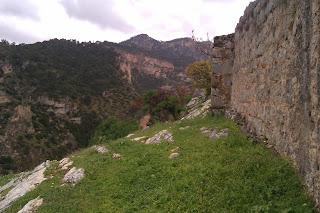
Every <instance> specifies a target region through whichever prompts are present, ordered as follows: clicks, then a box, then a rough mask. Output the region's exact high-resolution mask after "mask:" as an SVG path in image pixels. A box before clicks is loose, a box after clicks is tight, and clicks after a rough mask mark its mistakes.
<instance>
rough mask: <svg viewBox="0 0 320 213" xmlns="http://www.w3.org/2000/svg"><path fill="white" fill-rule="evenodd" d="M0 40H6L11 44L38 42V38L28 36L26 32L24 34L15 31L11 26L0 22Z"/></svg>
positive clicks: (17, 30) (18, 30)
mask: <svg viewBox="0 0 320 213" xmlns="http://www.w3.org/2000/svg"><path fill="white" fill-rule="evenodd" d="M0 38H1V39H6V40H9V41H11V42H17V43H24V42H28V43H32V42H36V41H39V38H38V37H36V36H33V35H31V34H29V33H28V32H24V31H22V30H20V29H16V28H14V27H12V26H8V25H7V24H5V23H2V22H0Z"/></svg>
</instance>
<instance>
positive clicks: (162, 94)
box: [131, 87, 191, 123]
mask: <svg viewBox="0 0 320 213" xmlns="http://www.w3.org/2000/svg"><path fill="white" fill-rule="evenodd" d="M190 94H191V91H190V90H187V89H185V88H181V87H180V88H175V89H170V90H168V89H158V90H156V91H155V90H151V91H148V92H146V93H145V94H144V95H143V97H138V98H136V99H135V100H134V101H132V102H131V108H132V109H133V111H135V112H136V113H135V114H138V115H139V116H140V117H141V116H142V115H144V114H146V113H150V114H151V116H152V122H153V123H155V122H158V121H162V122H163V121H174V120H177V119H179V117H180V115H181V113H182V112H184V109H185V106H186V104H187V103H188V102H189V101H190V99H191V95H190Z"/></svg>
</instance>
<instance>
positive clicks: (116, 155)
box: [112, 153, 122, 160]
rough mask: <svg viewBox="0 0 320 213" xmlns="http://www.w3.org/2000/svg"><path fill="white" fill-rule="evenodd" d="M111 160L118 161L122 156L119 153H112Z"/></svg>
mask: <svg viewBox="0 0 320 213" xmlns="http://www.w3.org/2000/svg"><path fill="white" fill-rule="evenodd" d="M112 158H113V159H115V160H120V159H121V158H122V156H121V155H120V154H119V153H113V154H112Z"/></svg>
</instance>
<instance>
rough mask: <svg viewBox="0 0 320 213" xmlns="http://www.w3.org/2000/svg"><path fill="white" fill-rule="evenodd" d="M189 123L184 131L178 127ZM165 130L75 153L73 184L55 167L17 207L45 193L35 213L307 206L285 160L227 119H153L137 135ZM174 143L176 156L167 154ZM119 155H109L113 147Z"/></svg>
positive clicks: (292, 208) (279, 209)
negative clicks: (154, 138) (206, 130)
mask: <svg viewBox="0 0 320 213" xmlns="http://www.w3.org/2000/svg"><path fill="white" fill-rule="evenodd" d="M185 126H190V128H189V129H187V130H179V128H180V127H185ZM201 127H214V128H219V129H220V128H221V129H222V128H229V130H230V133H229V136H228V137H227V138H224V139H219V140H216V141H212V140H210V139H209V138H207V137H206V136H204V135H203V134H202V133H200V130H199V129H200V128H201ZM163 129H167V130H169V131H171V132H172V133H173V136H174V140H175V142H174V143H170V144H168V143H162V144H159V145H145V144H141V143H137V142H132V141H130V140H129V139H127V138H122V139H118V140H116V141H112V142H110V141H109V140H106V141H105V145H106V146H107V147H108V149H110V150H111V153H109V154H106V155H102V154H98V153H96V152H95V151H94V150H92V149H85V150H82V151H80V152H77V153H74V154H73V155H72V156H71V157H72V160H73V161H74V163H75V166H77V167H81V168H84V169H85V172H86V176H85V178H84V179H83V180H82V181H81V182H80V183H78V184H77V185H76V186H74V187H71V186H61V178H62V177H63V174H62V172H61V171H60V172H54V171H55V170H54V169H51V170H50V171H51V172H52V173H55V177H54V178H52V179H49V180H47V181H45V182H44V183H43V184H41V185H40V186H39V188H38V189H36V190H35V191H33V192H31V193H29V194H27V195H26V196H25V197H23V198H22V199H20V200H19V201H18V202H17V203H15V204H14V205H13V206H12V207H11V208H10V209H8V211H7V212H17V210H19V209H20V208H21V207H22V206H23V205H24V204H26V203H27V202H28V201H29V200H30V199H33V198H35V197H37V196H41V197H42V198H44V201H45V202H44V204H43V206H42V207H40V209H39V212H46V213H50V212H53V213H57V212H70V213H72V212H228V213H229V212H235V213H238V212H301V213H308V212H314V209H313V203H312V202H311V201H310V200H309V199H308V197H307V195H306V193H305V192H304V189H303V187H302V184H301V182H300V180H299V178H298V176H297V175H296V173H295V172H294V169H293V168H292V166H291V164H290V163H289V162H288V161H287V160H284V159H282V158H280V157H279V156H277V155H276V154H274V153H273V152H272V151H270V150H268V149H267V148H265V147H264V146H263V145H261V144H257V143H254V142H253V141H251V140H250V139H248V138H247V137H246V136H245V135H244V134H243V133H242V132H241V131H240V129H239V127H237V126H236V125H235V124H234V123H233V122H232V121H230V120H226V119H225V118H222V117H214V118H212V117H207V118H204V119H197V120H191V121H183V122H181V123H165V124H157V125H155V126H154V127H153V128H150V129H148V130H145V131H140V132H137V133H136V137H139V136H144V135H147V136H151V135H154V134H155V133H157V132H158V131H160V130H163ZM177 146H179V147H180V148H181V151H180V154H181V155H180V156H179V157H178V158H177V159H175V160H170V159H169V158H168V156H169V155H170V150H171V149H173V148H175V147H177ZM113 152H115V153H120V154H121V155H122V156H123V158H122V159H121V160H113V159H112V156H111V155H112V153H113Z"/></svg>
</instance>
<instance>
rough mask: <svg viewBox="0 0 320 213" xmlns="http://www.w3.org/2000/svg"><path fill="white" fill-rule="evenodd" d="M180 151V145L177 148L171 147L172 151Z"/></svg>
mask: <svg viewBox="0 0 320 213" xmlns="http://www.w3.org/2000/svg"><path fill="white" fill-rule="evenodd" d="M179 151H180V147H176V148H174V149H171V151H170V152H171V153H173V152H179Z"/></svg>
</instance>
